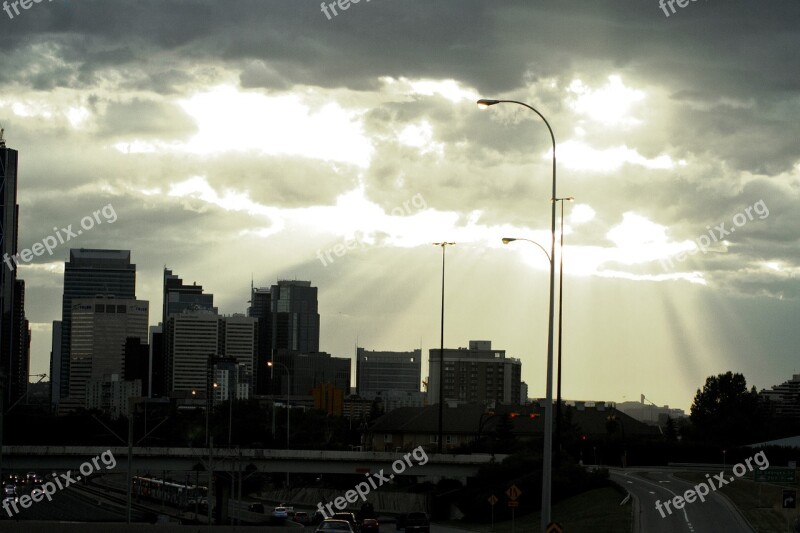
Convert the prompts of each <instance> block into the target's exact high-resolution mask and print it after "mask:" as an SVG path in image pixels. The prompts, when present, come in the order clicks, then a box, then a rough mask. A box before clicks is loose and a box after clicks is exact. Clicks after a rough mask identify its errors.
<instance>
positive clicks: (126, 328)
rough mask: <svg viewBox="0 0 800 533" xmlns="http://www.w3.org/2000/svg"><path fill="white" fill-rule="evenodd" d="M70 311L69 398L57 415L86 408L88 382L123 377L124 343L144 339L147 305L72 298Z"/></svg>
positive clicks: (113, 300)
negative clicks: (128, 340)
mask: <svg viewBox="0 0 800 533" xmlns="http://www.w3.org/2000/svg"><path fill="white" fill-rule="evenodd" d="M71 311H72V312H71V315H70V318H71V329H72V332H71V335H70V358H71V361H70V365H69V395H68V397H67V398H65V399H63V400H62V402H61V405H60V406H59V412H60V413H64V412H69V411H73V410H75V409H79V408H88V407H89V406H88V405H87V403H86V400H87V388H88V386H89V383H90V382H91V381H109V380H111V377H110V376H113V375H116V376H124V374H125V367H124V365H125V363H124V362H125V343H126V341H127V339H128V338H129V337H136V338H139V339H146V338H147V323H148V316H149V302H147V301H146V300H133V299H120V298H114V297H98V298H75V299H73V301H72V310H71ZM139 387H140V390H141V385H140V386H139Z"/></svg>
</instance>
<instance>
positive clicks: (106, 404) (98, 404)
mask: <svg viewBox="0 0 800 533" xmlns="http://www.w3.org/2000/svg"><path fill="white" fill-rule="evenodd" d="M141 395H142V382H141V380H138V379H134V380H126V379H121V377H120V376H119V375H118V374H112V375H110V376H103V378H101V379H90V380H89V382H88V383H87V386H86V408H87V409H97V410H99V411H102V412H104V413H106V414H108V415H109V417H111V419H112V420H116V419H117V418H119V417H120V416H128V412H129V410H128V407H129V406H130V403H129V399H130V398H132V397H133V398H138V397H140V396H141Z"/></svg>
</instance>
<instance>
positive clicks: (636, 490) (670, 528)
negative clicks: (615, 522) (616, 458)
mask: <svg viewBox="0 0 800 533" xmlns="http://www.w3.org/2000/svg"><path fill="white" fill-rule="evenodd" d="M642 472H646V473H647V475H648V477H649V478H650V479H645V478H643V477H641V476H640V475H638V474H640V473H642ZM610 474H611V478H612V479H613V480H614V481H616V482H617V483H619V484H620V485H621V486H623V487H625V488H626V489H627V490H629V491H630V492H631V494H633V495H634V496H635V497H636V498H637V499H638V501H639V508H638V513H639V515H638V523H639V531H638V533H674V532H688V533H717V532H720V531H724V532H725V533H753V530H752V529H750V527H748V526H747V525H746V524H745V523H744V521H743V520H742V519H741V517H740V516H739V514H738V512H736V511H735V510H734V509H733V508H732V506H731V505H730V504H729V503H728V501H727V500H726V499H725V498H724V497H723V496H721V495H720V494H718V493H716V492H714V491H711V492H710V494H709V495H708V496H705V501H703V502H701V501H700V500H699V499H698V500H696V501H695V502H693V503H686V504H685V505H684V507H683V509H675V508H674V507H673V506H672V505H670V509H671V510H672V513H669V512H667V510H666V509H664V511H663V514H664V517H662V516H661V513H660V512H659V511H658V510H657V509H656V501H661V505H662V509H663V508H664V502H665V501H667V500H672V499H673V498H674V497H675V496H683V495H684V493H685V492H686V491H687V490H689V489H693V488H694V485H693V484H692V483H689V482H687V481H683V480H679V479H677V478H674V477H673V476H672V474H671V471H667V470H659V469H628V470H625V471H623V470H617V469H614V470H612V471H611V472H610Z"/></svg>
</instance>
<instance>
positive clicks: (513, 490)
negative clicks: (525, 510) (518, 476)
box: [506, 484, 522, 533]
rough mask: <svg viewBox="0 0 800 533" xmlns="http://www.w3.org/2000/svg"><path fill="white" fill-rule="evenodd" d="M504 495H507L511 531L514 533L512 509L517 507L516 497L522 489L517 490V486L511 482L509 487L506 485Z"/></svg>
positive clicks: (520, 494) (520, 493)
mask: <svg viewBox="0 0 800 533" xmlns="http://www.w3.org/2000/svg"><path fill="white" fill-rule="evenodd" d="M506 496H508V506H509V508H511V533H514V511H515V510H516V508H517V507H519V502H518V501H517V498H519V497H520V496H522V491H521V490H519V487H517V486H516V485H513V484H512V485H511V486H510V487H508V490H507V491H506Z"/></svg>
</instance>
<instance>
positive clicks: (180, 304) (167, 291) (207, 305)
mask: <svg viewBox="0 0 800 533" xmlns="http://www.w3.org/2000/svg"><path fill="white" fill-rule="evenodd" d="M163 296H164V298H163V300H162V310H161V327H162V331H163V332H164V333H166V328H167V323H168V321H169V318H170V317H171V316H173V315H180V314H181V313H183V312H184V311H208V312H210V313H212V314H213V315H216V314H217V308H216V307H214V295H213V294H204V293H203V286H202V285H198V284H197V283H192V284H191V285H189V284H185V283H184V282H183V279H181V278H179V277H178V276H177V275H175V274H173V273H172V270H170V269H168V268H164V285H163ZM160 338H161V353H162V354H163V358H161V361H160V364H161V366H160V368H156V367H155V366H154V367H153V373H154V374H156V375H158V376H160V377H161V381H160V382H159V381H156V382H154V388H155V389H156V390H154V391H153V394H155V395H156V396H168V395H170V394H171V391H173V390H174V389H173V380H172V373H173V369H174V363H173V361H172V360H171V359H170V357H171V354H172V352H170V351H169V347H168V346H167V344H168V343H169V342H170V339H169V337H168V336H167V335H166V334H162V335H161V336H160ZM154 350H155V351H156V352H157V351H158V348H154ZM156 355H157V354H156ZM207 355H217V349H216V348H214V350H213V352H212V353H209V354H207ZM203 364H205V363H203ZM154 365H155V363H154ZM203 383H205V381H204V382H203ZM203 387H204V385H203V386H201V387H196V388H200V389H202V388H203ZM193 388H195V387H193Z"/></svg>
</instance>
